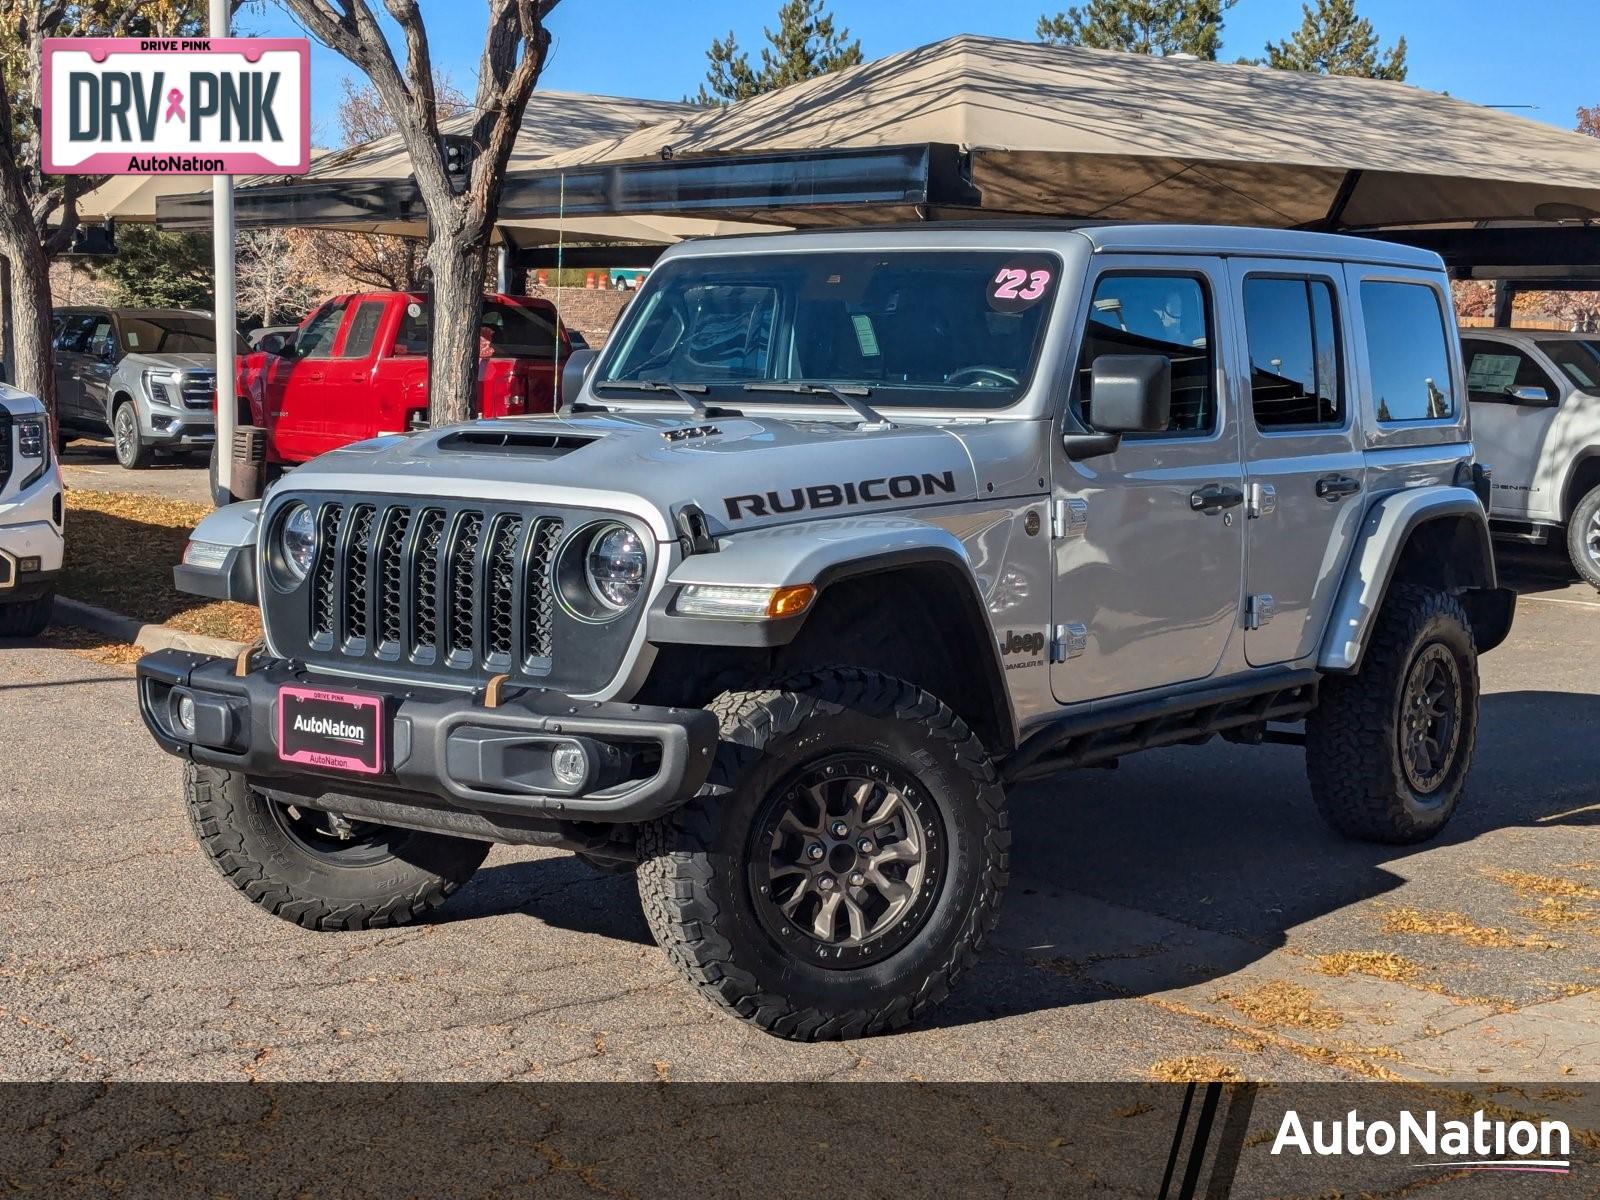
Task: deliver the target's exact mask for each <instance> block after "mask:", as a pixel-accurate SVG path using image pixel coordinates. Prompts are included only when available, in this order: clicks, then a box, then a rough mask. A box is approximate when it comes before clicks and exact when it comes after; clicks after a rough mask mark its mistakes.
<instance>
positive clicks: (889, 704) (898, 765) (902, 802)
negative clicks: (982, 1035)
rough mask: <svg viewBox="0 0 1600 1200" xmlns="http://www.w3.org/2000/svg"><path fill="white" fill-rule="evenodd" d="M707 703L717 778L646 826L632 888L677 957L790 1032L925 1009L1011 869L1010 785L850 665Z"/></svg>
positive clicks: (940, 993)
mask: <svg viewBox="0 0 1600 1200" xmlns="http://www.w3.org/2000/svg"><path fill="white" fill-rule="evenodd" d="M711 707H712V710H713V711H714V712H715V713H716V714H717V716H718V718H719V719H720V721H721V725H722V740H721V743H720V745H719V747H718V750H717V758H716V761H715V764H714V765H713V767H712V771H711V776H710V779H709V780H708V782H707V784H706V786H705V787H704V788H702V789H701V791H700V794H699V795H697V796H696V797H695V798H694V799H692V800H691V801H690V802H689V803H688V804H686V805H685V806H684V807H683V808H681V809H679V810H678V811H676V812H674V813H672V814H671V815H669V816H667V817H664V818H662V819H661V820H659V821H656V822H654V823H652V824H650V825H648V826H646V827H645V828H644V829H643V830H642V831H641V834H640V841H639V858H640V866H639V895H640V899H641V900H642V902H643V905H644V911H645V916H646V918H647V919H648V921H649V923H650V929H651V932H652V933H653V934H654V935H655V938H656V941H657V942H658V943H659V944H660V945H661V947H662V948H663V949H664V950H665V951H666V953H667V956H668V958H670V959H671V960H672V963H673V965H674V966H676V967H677V968H678V970H679V972H680V973H682V974H683V976H684V977H685V978H686V979H687V980H688V981H689V982H690V983H692V984H693V985H694V986H695V987H696V988H698V989H699V990H700V991H701V992H703V993H704V994H705V995H706V996H707V997H708V998H709V999H711V1000H712V1001H714V1002H715V1003H717V1004H719V1005H721V1006H722V1007H724V1008H727V1009H729V1010H731V1011H732V1012H733V1013H735V1014H737V1015H738V1016H740V1017H742V1018H744V1019H745V1020H747V1021H749V1022H751V1023H752V1024H754V1025H756V1026H758V1027H760V1028H761V1029H763V1030H765V1031H766V1032H768V1033H772V1034H776V1035H778V1036H780V1037H786V1038H791V1039H794V1040H796V1041H816V1040H821V1039H833V1038H849V1037H860V1036H863V1035H866V1034H873V1033H880V1032H883V1031H885V1030H890V1029H896V1028H899V1027H900V1026H903V1025H906V1024H907V1023H909V1022H910V1021H912V1020H913V1019H915V1018H917V1017H918V1016H920V1015H921V1014H923V1013H924V1012H926V1011H927V1010H928V1009H930V1008H932V1007H933V1006H934V1005H935V1004H937V1003H938V1002H939V1001H940V1000H942V999H943V998H944V997H945V996H946V995H947V994H948V993H949V991H950V989H951V987H952V986H954V984H955V983H956V981H957V979H958V978H959V977H960V976H961V975H962V974H963V973H964V972H965V971H966V970H967V969H968V968H969V967H971V966H972V964H973V963H974V962H975V961H976V958H977V954H978V951H979V949H980V947H981V946H982V945H983V942H984V939H985V938H986V937H987V935H988V934H989V932H990V930H992V929H993V928H994V923H995V920H996V918H997V915H998V906H999V901H1000V895H1001V892H1002V891H1004V889H1005V886H1006V882H1007V871H1008V869H1009V850H1010V844H1011V833H1010V827H1009V824H1008V821H1007V817H1006V808H1005V795H1004V793H1003V791H1002V790H1001V787H1000V783H999V779H998V776H997V775H996V772H995V769H994V765H993V764H992V763H991V762H990V760H989V757H988V755H987V754H986V753H985V751H984V749H983V746H982V745H981V743H980V742H979V741H978V739H977V737H976V736H974V735H973V733H972V732H971V730H969V729H968V728H967V726H966V724H965V723H964V722H963V721H962V720H961V719H960V718H959V717H957V716H956V715H955V714H954V713H953V712H951V711H950V709H949V708H948V707H946V706H945V705H944V704H942V703H940V702H939V701H938V700H937V699H935V698H934V697H933V696H930V695H929V694H928V693H926V692H923V691H919V690H918V689H917V688H915V687H913V686H912V685H910V684H908V683H905V682H903V681H901V680H898V679H892V678H889V677H887V676H883V675H878V674H874V673H872V672H867V671H858V670H850V669H838V670H828V671H819V672H816V673H813V674H808V675H804V676H800V677H798V678H795V679H791V680H789V681H787V682H785V683H782V684H780V685H778V686H776V687H775V688H774V689H773V690H770V691H759V692H730V693H727V694H725V695H723V696H721V697H719V698H718V700H717V701H716V702H715V703H714V704H713V705H712V706H711Z"/></svg>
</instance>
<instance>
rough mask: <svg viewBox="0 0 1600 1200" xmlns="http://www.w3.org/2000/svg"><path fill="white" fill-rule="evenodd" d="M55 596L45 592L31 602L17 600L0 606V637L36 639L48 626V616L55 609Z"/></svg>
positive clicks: (52, 593)
mask: <svg viewBox="0 0 1600 1200" xmlns="http://www.w3.org/2000/svg"><path fill="white" fill-rule="evenodd" d="M55 603H56V594H55V593H54V592H45V593H44V594H42V595H39V596H35V597H34V598H33V599H32V600H18V601H14V602H13V603H10V604H0V637H5V638H31V637H38V636H39V635H40V634H41V633H43V632H44V629H45V626H46V625H48V624H50V614H51V612H52V611H53V610H54V608H55Z"/></svg>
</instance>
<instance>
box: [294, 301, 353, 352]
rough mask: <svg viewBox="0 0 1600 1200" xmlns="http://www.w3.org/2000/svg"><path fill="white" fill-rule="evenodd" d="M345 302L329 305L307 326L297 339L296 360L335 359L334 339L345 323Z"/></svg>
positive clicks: (295, 343) (295, 347)
mask: <svg viewBox="0 0 1600 1200" xmlns="http://www.w3.org/2000/svg"><path fill="white" fill-rule="evenodd" d="M344 310H345V302H344V301H342V300H341V301H337V302H335V303H333V304H329V305H327V306H326V307H325V308H323V309H322V311H321V312H319V313H317V315H316V316H314V317H312V318H311V320H310V321H309V322H308V323H307V324H306V327H305V328H304V329H302V330H301V331H300V335H299V336H298V337H297V338H295V342H294V356H295V357H296V358H331V357H333V339H334V338H336V337H338V336H339V326H340V325H341V324H342V323H343V322H344Z"/></svg>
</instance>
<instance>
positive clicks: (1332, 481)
mask: <svg viewBox="0 0 1600 1200" xmlns="http://www.w3.org/2000/svg"><path fill="white" fill-rule="evenodd" d="M1360 490H1361V481H1360V480H1359V479H1352V478H1350V476H1348V475H1324V476H1323V477H1322V478H1321V479H1319V480H1317V498H1318V499H1319V500H1330V501H1334V500H1343V499H1344V498H1345V497H1346V496H1354V495H1355V494H1356V493H1357V492H1359V491H1360Z"/></svg>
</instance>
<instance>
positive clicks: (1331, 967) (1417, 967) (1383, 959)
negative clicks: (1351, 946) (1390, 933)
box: [1312, 950, 1422, 983]
mask: <svg viewBox="0 0 1600 1200" xmlns="http://www.w3.org/2000/svg"><path fill="white" fill-rule="evenodd" d="M1312 962H1313V963H1314V964H1315V965H1316V968H1317V970H1319V971H1321V972H1322V973H1323V974H1324V975H1334V976H1341V977H1342V976H1345V975H1370V976H1372V978H1374V979H1385V980H1388V981H1389V982H1390V983H1411V982H1413V981H1414V980H1416V979H1417V977H1418V976H1420V975H1421V974H1422V966H1421V964H1420V963H1414V962H1412V961H1411V960H1410V959H1409V958H1406V957H1405V956H1404V955H1400V954H1394V953H1391V952H1390V951H1387V950H1345V951H1342V952H1341V953H1338V954H1318V955H1317V956H1315V957H1314V958H1313V959H1312Z"/></svg>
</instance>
